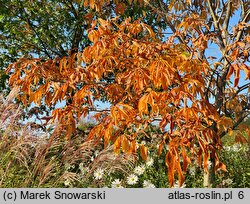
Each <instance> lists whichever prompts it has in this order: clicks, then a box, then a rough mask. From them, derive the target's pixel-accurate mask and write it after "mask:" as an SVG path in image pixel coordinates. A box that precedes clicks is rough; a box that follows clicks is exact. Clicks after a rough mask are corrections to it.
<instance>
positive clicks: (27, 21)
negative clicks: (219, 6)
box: [0, 0, 166, 90]
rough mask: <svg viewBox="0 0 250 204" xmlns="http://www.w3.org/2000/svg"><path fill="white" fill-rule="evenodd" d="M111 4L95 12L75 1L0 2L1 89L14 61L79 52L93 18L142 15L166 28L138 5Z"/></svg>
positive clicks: (138, 16)
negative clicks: (7, 70) (8, 67)
mask: <svg viewBox="0 0 250 204" xmlns="http://www.w3.org/2000/svg"><path fill="white" fill-rule="evenodd" d="M86 2H87V1H86ZM114 2H116V1H114ZM114 2H113V1H110V2H105V7H104V8H102V10H100V9H98V10H96V8H97V7H93V6H91V7H85V6H84V4H85V3H83V1H76V0H75V1H69V0H56V1H51V0H43V1H26V0H25V1H17V0H11V1H4V0H1V1H0V3H1V8H0V39H1V41H0V52H1V56H0V70H1V72H0V73H1V83H0V85H1V86H0V88H1V89H2V90H3V89H4V88H6V87H5V85H6V84H5V81H6V78H8V76H7V75H4V73H3V70H4V69H5V68H6V67H7V66H8V64H9V63H11V62H14V61H15V60H16V59H17V58H20V57H38V58H43V59H45V60H46V59H53V58H55V57H59V58H62V57H63V56H68V55H69V54H70V53H71V52H77V51H82V50H83V49H84V48H85V47H86V46H88V45H89V44H90V41H89V40H88V38H87V29H88V28H89V27H90V24H91V22H92V19H95V18H98V17H102V18H108V17H109V16H112V15H115V13H117V14H119V15H121V20H122V19H124V18H126V17H128V16H130V17H131V18H133V19H136V18H140V17H143V15H144V21H146V22H147V23H149V24H150V25H152V26H154V27H155V28H156V26H159V27H161V28H166V24H165V22H164V21H157V22H156V21H155V19H156V18H157V16H158V14H157V13H155V14H152V15H147V16H145V14H146V13H147V14H149V12H150V11H149V9H147V8H145V7H142V6H141V4H137V3H135V4H134V6H133V7H130V8H129V7H125V5H126V4H127V3H128V1H123V3H121V4H119V5H118V6H116V4H114ZM98 8H99V7H98ZM125 9H126V10H125Z"/></svg>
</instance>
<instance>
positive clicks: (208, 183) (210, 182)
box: [203, 159, 215, 188]
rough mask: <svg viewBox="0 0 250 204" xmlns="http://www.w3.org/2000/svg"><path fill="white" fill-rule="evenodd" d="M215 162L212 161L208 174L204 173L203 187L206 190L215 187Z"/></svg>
mask: <svg viewBox="0 0 250 204" xmlns="http://www.w3.org/2000/svg"><path fill="white" fill-rule="evenodd" d="M214 166H215V161H214V159H212V160H211V166H210V167H209V168H208V172H206V171H204V174H203V185H204V187H205V188H214V187H215V183H214V182H215V171H214Z"/></svg>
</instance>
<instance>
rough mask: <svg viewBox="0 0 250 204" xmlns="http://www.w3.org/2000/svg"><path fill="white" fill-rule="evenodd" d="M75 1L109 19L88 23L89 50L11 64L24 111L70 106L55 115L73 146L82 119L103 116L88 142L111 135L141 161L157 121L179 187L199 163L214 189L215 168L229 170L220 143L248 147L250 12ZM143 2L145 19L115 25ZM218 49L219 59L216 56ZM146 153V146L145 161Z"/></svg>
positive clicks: (198, 4) (226, 5) (231, 6)
mask: <svg viewBox="0 0 250 204" xmlns="http://www.w3.org/2000/svg"><path fill="white" fill-rule="evenodd" d="M76 3H79V4H80V5H82V7H83V8H86V10H87V11H92V10H96V12H97V13H100V14H102V15H100V17H102V18H104V19H109V20H108V21H106V20H104V19H102V18H98V20H95V19H96V18H93V19H94V20H95V21H93V22H92V21H91V23H90V22H89V23H90V24H89V25H90V27H89V30H88V33H86V35H88V38H89V40H90V41H91V44H90V46H87V47H86V48H85V49H83V52H80V50H79V49H78V51H79V52H70V53H69V54H68V55H66V56H64V57H62V56H57V58H55V59H54V58H53V57H52V58H53V59H50V60H48V61H44V60H41V59H39V58H37V59H27V58H23V59H20V60H19V61H18V62H16V63H14V64H12V65H11V66H10V67H9V69H8V71H10V70H11V69H12V68H14V74H12V76H11V78H10V81H9V82H10V84H11V85H12V86H16V87H19V88H20V90H21V92H20V96H19V98H20V100H21V101H22V102H23V104H24V105H29V104H30V103H31V102H36V103H38V104H41V103H42V102H43V101H44V102H45V104H46V105H47V106H51V105H53V104H55V103H57V102H58V101H59V100H67V101H68V100H70V101H71V103H68V104H66V106H65V107H64V108H60V109H57V110H55V111H54V112H53V119H54V120H55V119H57V120H59V122H60V126H58V128H60V129H61V130H63V131H65V135H66V137H67V138H70V136H71V134H72V133H73V132H74V128H75V119H76V118H77V117H78V118H79V117H80V116H82V115H85V116H86V115H87V114H88V113H89V112H91V111H94V112H97V114H96V115H95V118H96V120H97V122H98V123H97V125H96V126H95V127H94V128H93V129H92V131H91V132H90V134H89V138H95V139H97V140H100V139H101V138H102V137H103V138H104V144H105V146H107V145H108V144H109V143H110V142H111V143H114V147H115V151H116V152H119V150H120V149H122V151H123V152H126V153H133V154H134V153H135V151H136V150H135V141H136V140H138V139H139V137H138V133H139V132H141V131H142V130H143V128H145V127H146V126H147V125H148V124H150V123H153V122H155V121H158V122H159V127H160V128H161V133H160V134H159V135H158V138H157V139H158V140H159V154H160V153H161V150H162V148H165V147H166V146H168V152H167V154H166V165H167V167H168V174H169V182H170V184H171V185H173V182H174V177H175V174H176V173H177V175H178V178H179V184H180V185H181V184H182V183H183V180H184V174H183V172H185V171H186V168H187V166H188V164H189V163H190V162H191V160H193V159H196V158H197V159H198V162H199V164H200V165H201V166H202V165H203V167H204V169H205V172H206V177H205V178H206V179H205V183H204V185H205V186H211V185H212V182H211V181H212V180H213V175H214V172H215V170H217V169H219V168H222V169H224V170H226V169H225V166H224V165H223V164H222V163H221V162H220V161H219V158H218V150H220V149H221V148H222V144H221V141H220V139H221V138H222V137H224V136H225V135H226V134H227V133H228V134H229V135H230V134H232V131H233V130H238V131H237V135H236V142H244V141H246V139H245V137H243V135H242V133H243V132H248V134H249V130H248V129H247V127H246V126H244V125H242V124H241V123H242V121H243V120H244V118H246V117H247V116H248V115H249V106H250V101H249V95H248V93H249V84H250V83H249V77H250V72H249V71H250V70H249V65H248V62H249V42H250V39H249V16H250V9H249V5H250V4H249V3H248V2H247V1H210V0H207V1H190V0H189V1H188V0H187V1H181V2H180V1H167V2H166V1H161V0H159V1H138V2H137V1H128V2H126V3H129V5H130V6H126V4H124V2H123V1H114V2H111V3H110V1H100V2H95V1H84V2H83V1H77V2H76ZM113 3H114V4H113ZM137 3H138V4H139V6H140V7H141V10H140V11H141V12H138V13H139V14H140V15H138V16H137V15H136V14H137V13H133V14H134V16H133V20H135V19H137V17H141V16H142V17H143V16H144V18H142V19H143V20H135V21H131V19H127V20H124V19H125V17H126V16H125V17H124V18H123V17H119V16H117V17H116V18H113V19H110V18H109V17H112V15H114V13H113V12H108V13H105V12H104V11H106V10H107V8H109V6H110V8H113V5H114V6H115V7H114V8H113V9H116V10H115V11H116V14H122V15H126V12H127V13H128V14H129V11H137V10H136V9H135V8H137V7H136V6H135V5H136V4H137ZM103 7H105V9H104V10H103ZM143 8H145V9H143ZM149 12H150V14H149ZM104 13H105V14H106V16H105V15H104ZM130 14H131V13H130ZM87 15H89V13H88V14H87ZM152 15H155V16H157V18H156V19H155V20H154V21H149V20H145V19H152ZM115 16H116V15H114V16H113V17H115ZM148 16H149V17H148ZM162 22H165V23H162ZM146 23H148V24H150V23H151V24H150V26H151V27H150V26H149V25H148V24H146ZM152 23H153V24H152ZM166 25H167V26H168V27H167V28H166V27H164V26H166ZM169 32H170V33H173V34H172V35H171V36H170V34H169ZM165 33H167V35H164V34H165ZM211 48H213V49H216V50H218V51H219V52H217V53H215V54H213V53H212V52H211V51H210V49H211ZM71 50H72V48H71ZM23 74H25V75H23ZM242 76H244V77H243V78H245V79H242ZM39 81H42V83H38V82H39ZM43 99H44V100H43ZM98 100H104V101H108V102H109V103H110V104H111V107H110V109H106V110H100V109H96V107H95V104H94V101H98ZM147 150H148V147H145V146H143V145H142V146H141V148H140V155H141V156H142V158H144V159H146V157H147ZM187 152H188V153H187ZM209 160H210V161H211V162H212V166H211V168H208V161H209Z"/></svg>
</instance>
